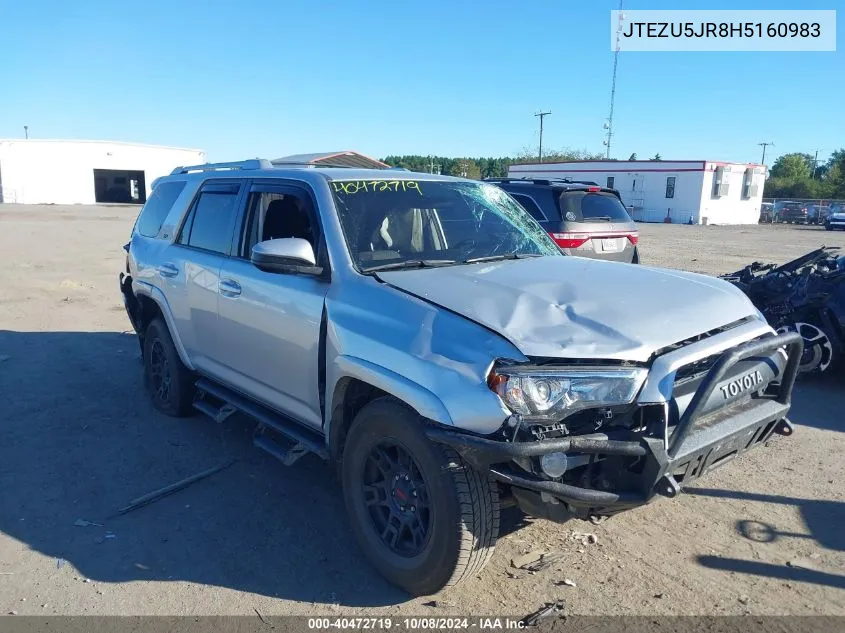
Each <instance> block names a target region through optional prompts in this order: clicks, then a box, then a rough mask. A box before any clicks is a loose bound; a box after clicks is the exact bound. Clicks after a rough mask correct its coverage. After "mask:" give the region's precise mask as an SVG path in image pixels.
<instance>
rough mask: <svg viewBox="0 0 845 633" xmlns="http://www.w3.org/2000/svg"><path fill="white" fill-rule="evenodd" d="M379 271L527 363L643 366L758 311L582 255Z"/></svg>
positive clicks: (725, 293) (654, 271)
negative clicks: (505, 344)
mask: <svg viewBox="0 0 845 633" xmlns="http://www.w3.org/2000/svg"><path fill="white" fill-rule="evenodd" d="M377 274H378V277H379V279H381V280H382V281H384V282H386V283H388V284H390V285H392V286H394V287H396V288H399V289H401V290H404V291H406V292H408V293H410V294H413V295H416V296H418V297H420V298H423V299H425V300H427V301H430V302H431V303H434V304H437V305H439V306H442V307H444V308H447V309H448V310H451V311H453V312H457V313H458V314H461V315H463V316H465V317H467V318H469V319H472V320H473V321H476V322H477V323H480V324H482V325H484V326H486V327H488V328H490V329H491V330H494V331H495V332H498V333H499V334H501V335H502V336H504V337H505V338H507V339H508V340H509V341H510V342H511V343H513V344H514V345H515V346H516V347H517V348H518V349H519V351H521V352H522V353H523V354H524V355H526V356H545V357H558V358H579V359H581V358H584V359H616V360H630V361H640V362H643V361H646V360H648V359H649V358H650V357H651V355H652V354H653V353H654V352H655V351H657V350H659V349H660V348H662V347H666V346H667V345H671V344H673V343H677V342H679V341H682V340H685V339H687V338H690V337H692V336H695V335H697V334H702V333H703V332H707V331H709V330H712V329H715V328H718V327H721V326H723V325H727V324H729V323H732V322H734V321H738V320H740V319H742V318H745V317H748V316H754V315H757V314H758V311H757V309H756V308H755V307H754V306H753V305H752V304H751V302H750V301H749V300H748V299H747V298H746V296H745V295H744V294H743V293H742V292H741V291H740V290H739V289H737V288H735V287H734V286H733V285H731V284H730V283H728V282H726V281H723V280H721V279H716V278H713V277H708V276H706V275H697V274H694V273H686V272H680V271H675V270H668V269H662V268H651V267H648V266H642V265H635V264H619V263H614V262H605V261H600V260H594V259H586V258H582V257H538V258H533V259H522V260H507V261H502V262H495V263H489V264H484V263H479V264H467V265H459V266H448V267H443V268H429V269H415V270H403V271H390V272H380V273H377Z"/></svg>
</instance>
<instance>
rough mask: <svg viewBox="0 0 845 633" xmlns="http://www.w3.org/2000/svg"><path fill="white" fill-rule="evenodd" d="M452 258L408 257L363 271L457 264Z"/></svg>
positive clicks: (371, 271)
mask: <svg viewBox="0 0 845 633" xmlns="http://www.w3.org/2000/svg"><path fill="white" fill-rule="evenodd" d="M457 263H458V262H456V261H455V260H454V259H408V260H405V261H402V262H390V263H389V264H379V265H378V266H371V267H369V268H365V269H364V270H363V272H364V273H373V272H378V271H379V270H401V269H403V268H437V267H438V266H450V265H452V264H457Z"/></svg>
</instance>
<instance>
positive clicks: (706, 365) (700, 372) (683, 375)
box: [674, 353, 722, 387]
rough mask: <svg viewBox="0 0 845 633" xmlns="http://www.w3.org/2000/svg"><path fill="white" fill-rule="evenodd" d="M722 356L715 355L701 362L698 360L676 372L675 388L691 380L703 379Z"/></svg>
mask: <svg viewBox="0 0 845 633" xmlns="http://www.w3.org/2000/svg"><path fill="white" fill-rule="evenodd" d="M720 356H722V353H719V354H713V355H712V356H708V357H707V358H702V359H701V360H697V361H695V362H694V363H690V364H689V365H684V366H683V367H681V368H680V369H678V371H677V372H675V382H674V386H675V387H677V386H679V385H683V384H685V383H687V382H689V381H690V380H695V379H696V378H703V377H704V376H705V375H706V374H707V372H708V371H710V368H711V367H713V365H715V364H716V361H718V360H719V357H720Z"/></svg>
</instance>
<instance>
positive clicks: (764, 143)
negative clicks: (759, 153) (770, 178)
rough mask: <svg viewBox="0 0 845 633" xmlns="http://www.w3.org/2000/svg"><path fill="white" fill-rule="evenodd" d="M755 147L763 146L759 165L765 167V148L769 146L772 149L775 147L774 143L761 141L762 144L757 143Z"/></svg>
mask: <svg viewBox="0 0 845 633" xmlns="http://www.w3.org/2000/svg"><path fill="white" fill-rule="evenodd" d="M757 145H762V146H763V158H762V159H761V160H760V164H761V165H765V164H766V148H767V147H768V146H769V145H771V146H772V147H774V146H775V144H774V143H771V142H769V141H763V142H762V143H757Z"/></svg>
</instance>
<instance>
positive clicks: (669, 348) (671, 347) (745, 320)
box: [654, 316, 754, 357]
mask: <svg viewBox="0 0 845 633" xmlns="http://www.w3.org/2000/svg"><path fill="white" fill-rule="evenodd" d="M752 320H754V317H753V316H747V317H744V318H742V319H739V320H738V321H733V322H732V323H728V324H727V325H722V326H720V327H717V328H714V329H712V330H708V331H707V332H702V333H701V334H696V335H695V336H691V337H689V338H686V339H684V340H683V341H678V342H677V343H672V344H671V345H667V346H666V347H663V348H661V349H659V350H657V351H656V352H655V353H654V356H655V357H657V356H663V355H664V354H668V353H669V352H674V351H675V350H678V349H681V348H682V347H686V346H687V345H692V344H693V343H698V341H703V340H704V339H707V338H710V337H711V336H716V335H717V334H721V333H722V332H727V331H728V330H732V329H734V328H736V327H739V326H740V325H744V324H745V323H748V322H749V321H752Z"/></svg>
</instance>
